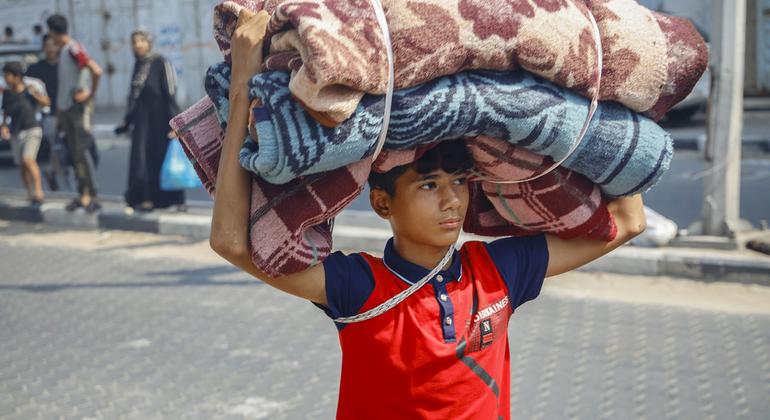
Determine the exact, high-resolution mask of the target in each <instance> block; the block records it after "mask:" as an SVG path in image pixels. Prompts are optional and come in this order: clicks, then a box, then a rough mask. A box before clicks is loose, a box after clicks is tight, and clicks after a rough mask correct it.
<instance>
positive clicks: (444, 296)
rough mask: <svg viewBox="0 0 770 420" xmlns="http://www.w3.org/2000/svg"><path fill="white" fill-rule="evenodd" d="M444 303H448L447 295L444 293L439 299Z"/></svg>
mask: <svg viewBox="0 0 770 420" xmlns="http://www.w3.org/2000/svg"><path fill="white" fill-rule="evenodd" d="M438 298H439V299H441V300H442V301H443V302H446V294H444V293H442V294H441V295H440V296H439V297H438Z"/></svg>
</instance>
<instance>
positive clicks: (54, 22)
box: [45, 14, 67, 46]
mask: <svg viewBox="0 0 770 420" xmlns="http://www.w3.org/2000/svg"><path fill="white" fill-rule="evenodd" d="M45 23H46V25H48V34H49V35H50V36H51V38H52V39H53V40H54V42H56V44H57V45H59V46H61V45H64V39H65V37H66V36H67V18H66V17H64V16H62V15H59V14H56V15H51V16H49V17H48V19H46V21H45Z"/></svg>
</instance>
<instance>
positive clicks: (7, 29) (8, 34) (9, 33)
mask: <svg viewBox="0 0 770 420" xmlns="http://www.w3.org/2000/svg"><path fill="white" fill-rule="evenodd" d="M5 36H6V37H8V38H13V26H10V25H9V26H6V27H5Z"/></svg>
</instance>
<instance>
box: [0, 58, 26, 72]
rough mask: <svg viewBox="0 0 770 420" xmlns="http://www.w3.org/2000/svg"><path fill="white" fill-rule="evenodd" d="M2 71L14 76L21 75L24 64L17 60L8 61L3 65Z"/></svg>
mask: <svg viewBox="0 0 770 420" xmlns="http://www.w3.org/2000/svg"><path fill="white" fill-rule="evenodd" d="M3 73H10V74H12V75H14V76H23V75H24V66H22V65H21V63H20V62H18V61H9V62H7V63H5V64H4V65H3Z"/></svg>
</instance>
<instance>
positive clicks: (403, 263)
mask: <svg viewBox="0 0 770 420" xmlns="http://www.w3.org/2000/svg"><path fill="white" fill-rule="evenodd" d="M382 261H383V263H384V264H385V267H387V268H388V269H389V270H390V271H392V272H393V274H395V275H396V276H398V277H400V278H401V279H402V280H404V281H406V282H407V283H417V282H418V281H420V279H422V278H423V277H425V276H426V275H428V273H430V271H431V270H428V269H426V268H424V267H421V266H419V265H417V264H415V263H412V262H409V261H407V260H405V259H404V258H403V257H401V256H400V255H398V252H396V248H395V247H394V246H393V238H390V239H389V240H388V243H387V245H385V253H384V256H383V259H382ZM438 274H441V275H442V276H444V277H445V278H448V279H451V280H456V281H459V280H460V279H461V277H462V265H461V264H460V255H459V253H458V252H457V250H456V249H455V251H454V254H453V255H452V262H451V263H450V264H449V267H448V268H447V269H446V270H441V271H439V272H438Z"/></svg>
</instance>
